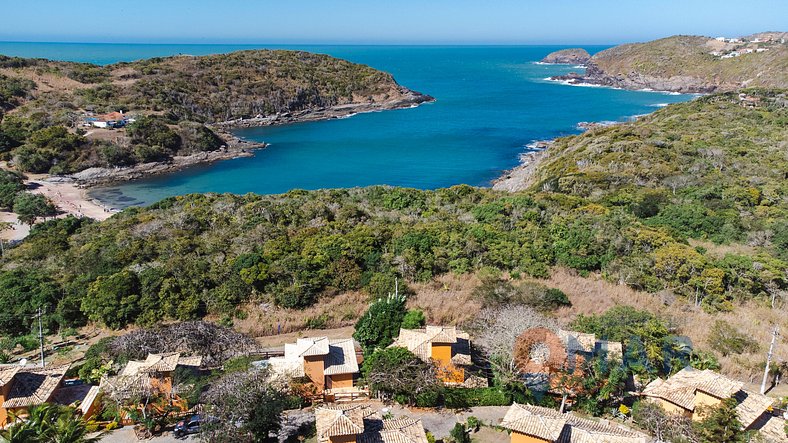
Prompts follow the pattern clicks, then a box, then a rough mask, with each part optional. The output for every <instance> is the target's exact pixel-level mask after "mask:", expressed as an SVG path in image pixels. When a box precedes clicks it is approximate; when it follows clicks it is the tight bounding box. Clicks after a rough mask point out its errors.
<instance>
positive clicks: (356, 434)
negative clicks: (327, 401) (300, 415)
mask: <svg viewBox="0 0 788 443" xmlns="http://www.w3.org/2000/svg"><path fill="white" fill-rule="evenodd" d="M315 427H316V428H317V443H351V442H352V443H427V434H426V432H424V426H423V425H422V424H421V420H414V419H411V418H398V419H383V418H381V417H379V416H378V415H377V414H376V413H375V412H374V411H372V409H371V408H370V407H369V406H365V405H332V406H320V407H318V408H317V409H315Z"/></svg>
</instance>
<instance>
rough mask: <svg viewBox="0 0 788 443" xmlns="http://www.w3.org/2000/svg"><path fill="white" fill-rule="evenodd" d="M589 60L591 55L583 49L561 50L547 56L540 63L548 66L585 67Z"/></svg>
mask: <svg viewBox="0 0 788 443" xmlns="http://www.w3.org/2000/svg"><path fill="white" fill-rule="evenodd" d="M590 59H591V54H589V53H588V51H586V50H585V49H583V48H570V49H562V50H560V51H555V52H551V53H550V54H547V56H546V57H545V58H543V59H542V60H541V62H540V63H545V64H550V65H585V64H586V63H588V61H589V60H590Z"/></svg>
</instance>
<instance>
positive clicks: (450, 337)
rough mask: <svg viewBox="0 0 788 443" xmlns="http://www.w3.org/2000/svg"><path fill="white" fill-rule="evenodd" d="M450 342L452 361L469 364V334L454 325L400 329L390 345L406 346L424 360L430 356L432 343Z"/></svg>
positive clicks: (457, 363) (459, 364)
mask: <svg viewBox="0 0 788 443" xmlns="http://www.w3.org/2000/svg"><path fill="white" fill-rule="evenodd" d="M433 343H439V344H451V345H452V363H454V364H455V365H457V366H468V365H470V364H471V355H470V354H471V350H470V336H469V335H468V334H467V333H465V332H463V331H459V330H457V328H456V327H454V326H427V327H426V328H422V329H400V330H399V337H397V339H396V340H394V343H393V344H392V345H391V346H397V347H402V348H407V349H408V350H409V351H410V352H412V353H413V354H415V355H416V356H417V357H419V358H420V359H422V360H424V361H429V360H430V359H431V358H432V344H433Z"/></svg>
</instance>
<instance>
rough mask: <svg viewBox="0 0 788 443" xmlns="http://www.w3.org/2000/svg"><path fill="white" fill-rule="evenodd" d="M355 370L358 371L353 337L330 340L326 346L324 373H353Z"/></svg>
mask: <svg viewBox="0 0 788 443" xmlns="http://www.w3.org/2000/svg"><path fill="white" fill-rule="evenodd" d="M356 372H358V360H357V359H356V344H355V342H354V341H353V339H352V338H348V339H343V340H336V341H332V342H331V344H330V345H329V346H328V355H326V359H325V370H324V374H325V375H336V374H355V373H356Z"/></svg>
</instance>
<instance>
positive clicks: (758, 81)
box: [564, 33, 788, 93]
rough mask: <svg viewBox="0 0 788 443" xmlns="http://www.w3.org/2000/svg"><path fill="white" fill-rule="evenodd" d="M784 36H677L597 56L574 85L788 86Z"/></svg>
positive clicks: (707, 88)
mask: <svg viewBox="0 0 788 443" xmlns="http://www.w3.org/2000/svg"><path fill="white" fill-rule="evenodd" d="M785 35H786V34H785V33H764V34H756V35H753V36H749V37H744V38H741V39H727V40H726V41H722V40H719V39H714V38H709V37H699V36H684V35H680V36H673V37H668V38H663V39H659V40H654V41H650V42H646V43H631V44H625V45H620V46H616V47H613V48H610V49H607V50H605V51H602V52H599V53H597V54H595V55H594V56H593V57H591V59H590V60H589V61H588V62H587V69H586V72H585V74H584V75H582V76H567V77H564V78H565V79H568V80H571V81H579V82H587V83H593V84H599V85H606V86H614V87H620V88H624V89H642V88H651V89H654V90H659V91H678V92H703V93H708V92H717V91H719V92H722V91H731V90H735V89H739V88H742V87H770V88H788V43H786V42H785Z"/></svg>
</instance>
